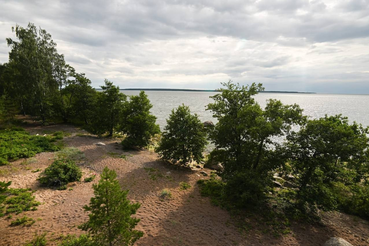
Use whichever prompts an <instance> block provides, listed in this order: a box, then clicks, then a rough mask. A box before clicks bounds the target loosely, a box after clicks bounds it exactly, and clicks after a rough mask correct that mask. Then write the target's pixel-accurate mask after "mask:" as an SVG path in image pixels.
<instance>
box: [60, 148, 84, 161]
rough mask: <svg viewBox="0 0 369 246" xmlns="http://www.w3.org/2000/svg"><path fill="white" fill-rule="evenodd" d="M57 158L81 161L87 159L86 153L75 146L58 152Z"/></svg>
mask: <svg viewBox="0 0 369 246" xmlns="http://www.w3.org/2000/svg"><path fill="white" fill-rule="evenodd" d="M56 155H57V158H59V159H67V160H73V161H75V162H80V161H83V160H84V159H85V154H84V153H83V152H82V151H80V150H79V149H77V148H75V147H68V148H64V149H62V150H60V151H59V152H57V153H56Z"/></svg>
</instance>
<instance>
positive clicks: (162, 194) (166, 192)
mask: <svg viewBox="0 0 369 246" xmlns="http://www.w3.org/2000/svg"><path fill="white" fill-rule="evenodd" d="M159 197H160V198H161V199H166V198H172V193H171V192H170V190H168V189H163V190H162V191H161V192H160V195H159Z"/></svg>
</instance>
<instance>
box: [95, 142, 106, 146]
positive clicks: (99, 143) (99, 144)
mask: <svg viewBox="0 0 369 246" xmlns="http://www.w3.org/2000/svg"><path fill="white" fill-rule="evenodd" d="M95 144H96V145H97V146H105V144H104V143H102V142H98V143H95Z"/></svg>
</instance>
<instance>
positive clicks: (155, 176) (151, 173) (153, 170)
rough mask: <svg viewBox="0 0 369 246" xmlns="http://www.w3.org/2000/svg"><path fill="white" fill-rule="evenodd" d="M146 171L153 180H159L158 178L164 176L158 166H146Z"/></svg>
mask: <svg viewBox="0 0 369 246" xmlns="http://www.w3.org/2000/svg"><path fill="white" fill-rule="evenodd" d="M144 169H145V171H146V172H147V174H148V175H149V177H150V179H151V180H157V179H158V178H163V177H164V175H163V174H162V173H160V171H159V170H158V169H156V168H152V167H144Z"/></svg>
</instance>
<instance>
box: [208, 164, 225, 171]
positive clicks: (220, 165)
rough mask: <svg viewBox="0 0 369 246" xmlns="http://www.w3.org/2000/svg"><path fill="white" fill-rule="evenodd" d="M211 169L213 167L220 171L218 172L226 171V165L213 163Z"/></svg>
mask: <svg viewBox="0 0 369 246" xmlns="http://www.w3.org/2000/svg"><path fill="white" fill-rule="evenodd" d="M210 169H213V170H215V171H218V172H223V171H224V167H223V165H222V164H221V163H217V164H214V165H211V166H210Z"/></svg>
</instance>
